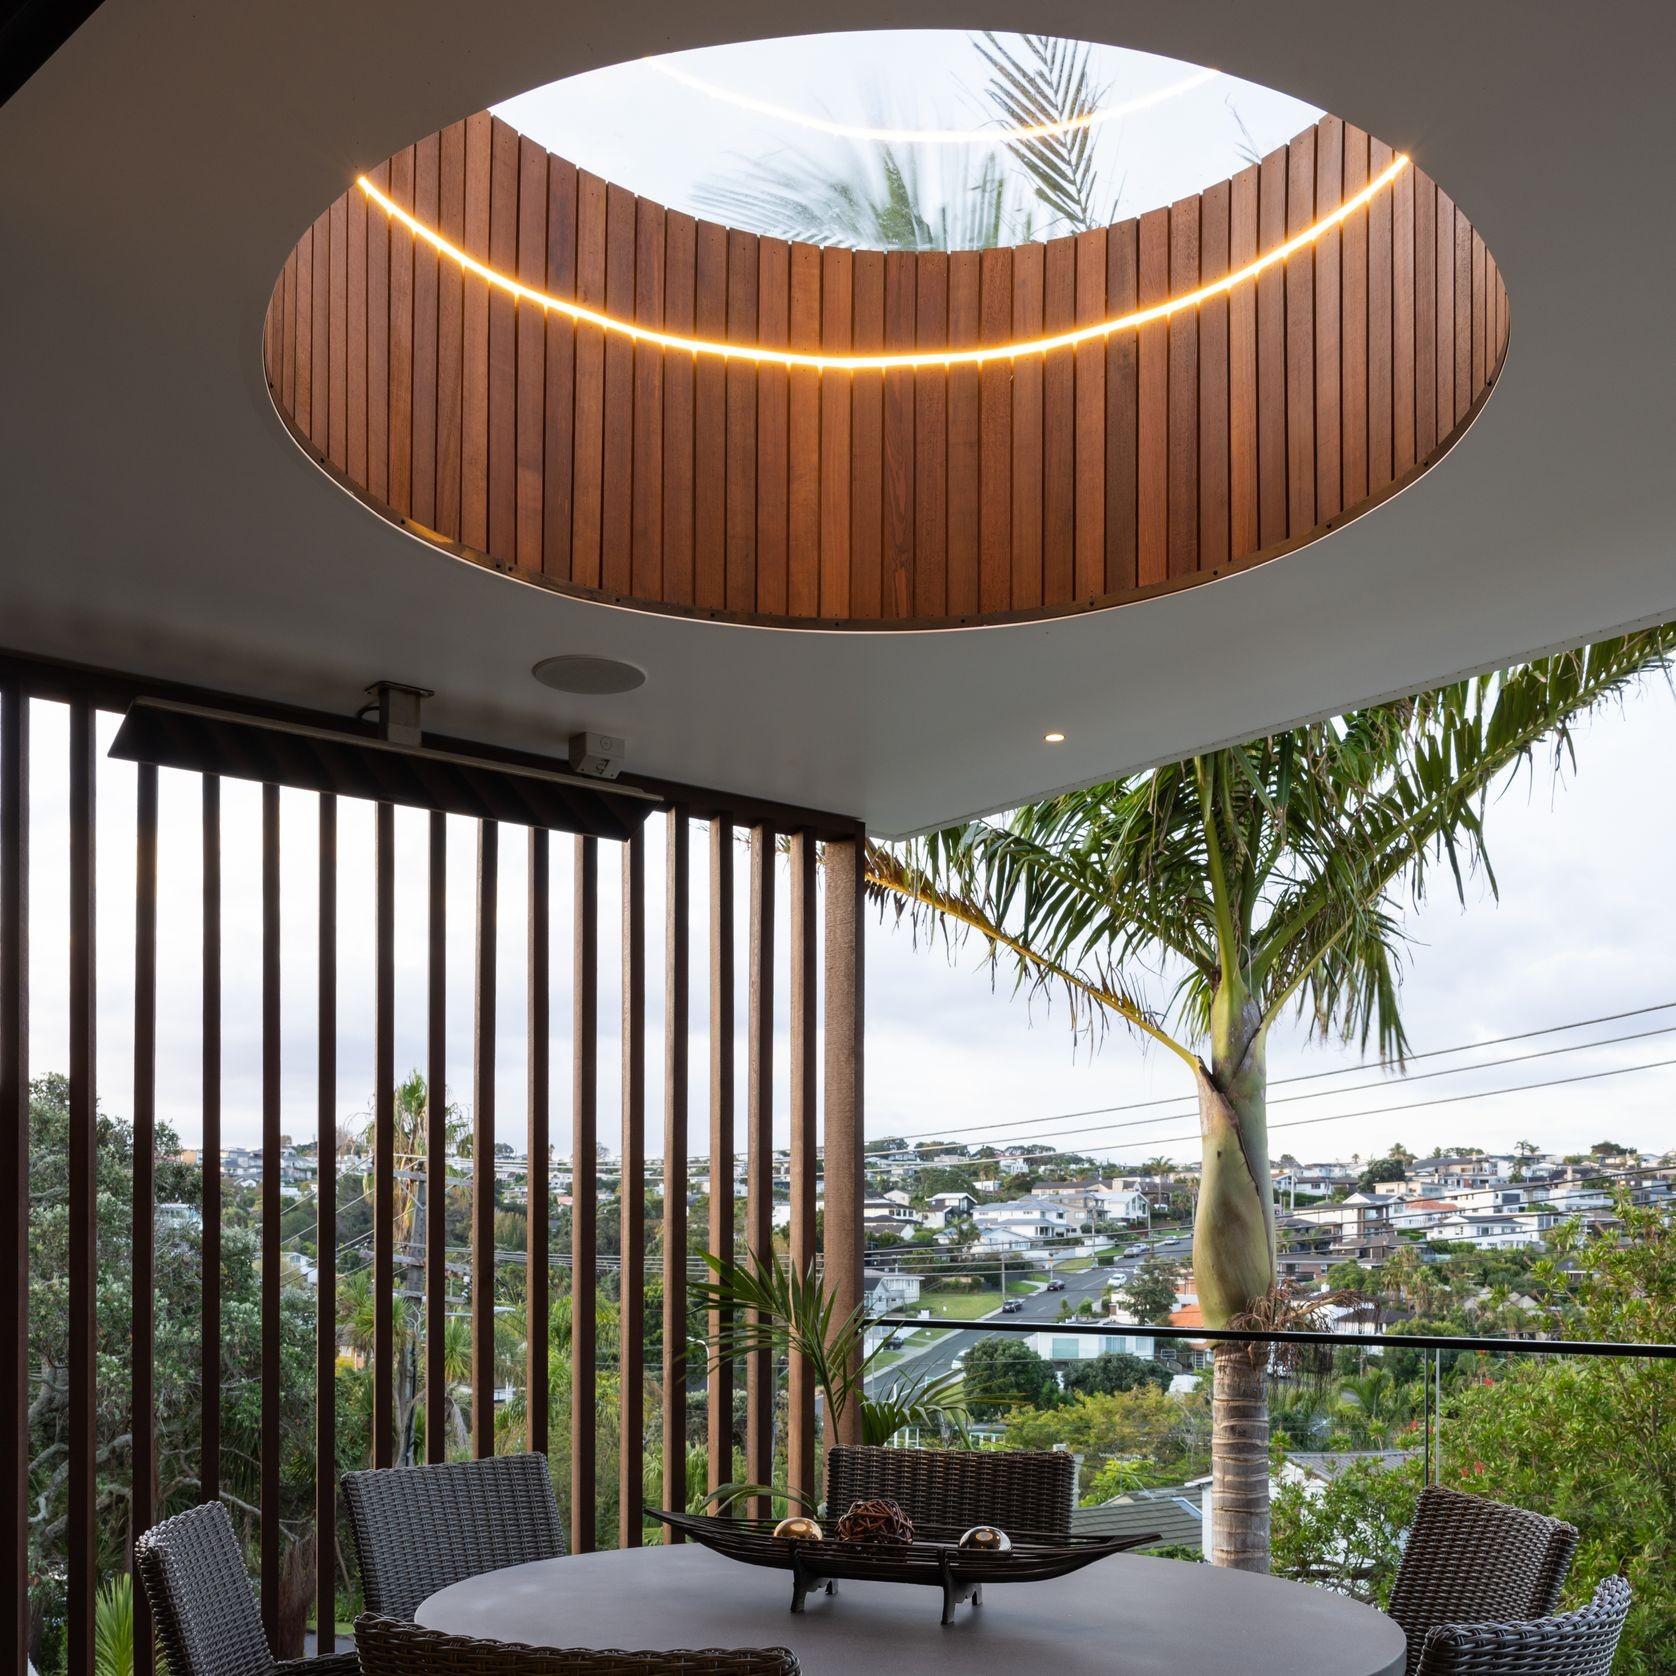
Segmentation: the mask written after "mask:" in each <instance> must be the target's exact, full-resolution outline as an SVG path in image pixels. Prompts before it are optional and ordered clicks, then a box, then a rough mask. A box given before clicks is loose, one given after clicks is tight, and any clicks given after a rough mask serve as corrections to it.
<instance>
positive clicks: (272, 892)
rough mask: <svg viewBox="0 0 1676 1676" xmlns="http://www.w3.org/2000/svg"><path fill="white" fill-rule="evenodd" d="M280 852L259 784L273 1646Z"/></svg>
mask: <svg viewBox="0 0 1676 1676" xmlns="http://www.w3.org/2000/svg"><path fill="white" fill-rule="evenodd" d="M279 889H280V854H279V787H278V786H276V785H272V784H268V785H264V786H263V787H262V1292H261V1299H262V1374H261V1385H262V1445H261V1462H262V1464H261V1473H260V1480H259V1481H260V1484H261V1495H260V1498H259V1501H258V1505H259V1506H260V1508H261V1538H260V1548H261V1591H262V1622H263V1625H264V1627H265V1628H266V1629H267V1632H268V1645H269V1646H271V1647H277V1646H278V1645H279V1631H280V1622H279V1578H280V1565H279V1562H280V1529H279V1497H280V1484H281V1478H280V1464H281V1463H280V1458H279V1446H280V1435H281V1422H282V1418H283V1416H282V1413H281V1409H282V1405H283V1402H284V1396H285V1393H284V1392H282V1391H281V1390H280V1388H279V1372H280V1347H281V1343H282V1340H281V1337H280V1320H279V1306H280V1272H279V1266H280V1250H281V1245H280V1226H279V1223H280V1216H281V1214H282V1212H283V1208H284V1206H283V1202H282V1200H281V1199H280V1193H279V1185H280V1183H279V1147H280V1141H279V1137H280V1125H281V1121H282V1111H281V1106H280V1093H281V1090H280V1052H281V1041H282V1038H281V1035H280V1025H281V1018H280V995H281V990H280V917H279Z"/></svg>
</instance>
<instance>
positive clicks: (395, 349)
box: [315, 146, 414, 517]
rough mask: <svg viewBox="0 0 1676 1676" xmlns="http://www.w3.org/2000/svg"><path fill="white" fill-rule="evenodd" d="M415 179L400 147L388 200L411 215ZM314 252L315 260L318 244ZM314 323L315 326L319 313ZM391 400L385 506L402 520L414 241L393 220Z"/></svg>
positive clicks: (408, 504)
mask: <svg viewBox="0 0 1676 1676" xmlns="http://www.w3.org/2000/svg"><path fill="white" fill-rule="evenodd" d="M413 173H414V159H413V147H412V146H404V147H403V148H402V149H401V150H400V151H398V152H397V153H396V154H395V156H394V157H392V158H391V159H390V196H391V197H392V198H393V199H394V200H395V201H396V202H397V203H398V204H399V205H401V207H402V208H403V209H404V210H407V211H408V212H409V214H411V213H412V211H413ZM315 249H316V255H317V257H318V252H319V241H318V240H316V245H315ZM315 318H316V321H318V319H319V315H318V312H317V313H316V316H315ZM316 347H317V348H318V334H316ZM316 365H317V367H318V362H317V363H316ZM389 398H390V417H389V433H388V438H387V440H388V444H389V449H390V487H389V491H388V493H389V503H390V507H391V510H392V511H394V512H397V513H399V514H401V515H402V516H404V517H405V516H406V515H407V514H409V513H411V512H412V510H413V235H412V234H411V233H410V232H408V230H407V229H406V228H405V227H404V226H402V224H401V223H400V222H399V221H394V220H392V221H391V223H390V384H389Z"/></svg>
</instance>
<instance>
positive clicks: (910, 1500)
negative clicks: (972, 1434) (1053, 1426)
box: [826, 1444, 1076, 1536]
mask: <svg viewBox="0 0 1676 1676" xmlns="http://www.w3.org/2000/svg"><path fill="white" fill-rule="evenodd" d="M1075 1477H1076V1466H1075V1463H1074V1462H1073V1461H1072V1459H1071V1457H1070V1456H1069V1455H1068V1454H1064V1453H1061V1452H1059V1451H1057V1450H1055V1451H1046V1450H1004V1449H875V1448H872V1447H870V1446H867V1445H863V1444H842V1445H839V1446H837V1447H835V1448H832V1449H829V1450H828V1451H827V1454H826V1511H827V1517H828V1518H829V1519H837V1518H840V1517H842V1515H843V1514H844V1512H845V1510H846V1509H847V1508H848V1507H849V1505H850V1503H851V1502H855V1501H868V1500H871V1499H872V1498H873V1497H875V1496H889V1497H890V1499H891V1500H892V1501H894V1502H895V1503H897V1505H898V1506H900V1507H901V1509H902V1511H903V1512H904V1513H906V1514H907V1515H908V1517H909V1518H910V1519H912V1520H913V1521H914V1522H915V1523H916V1524H921V1525H942V1526H952V1527H954V1528H955V1529H958V1530H964V1529H966V1528H967V1527H968V1526H971V1525H997V1526H999V1527H1000V1528H1001V1529H1002V1530H1004V1531H1006V1532H1007V1533H1008V1534H1009V1535H1015V1536H1016V1535H1019V1534H1022V1533H1024V1532H1027V1531H1029V1532H1037V1533H1040V1534H1042V1535H1048V1536H1065V1535H1067V1534H1068V1533H1069V1532H1070V1529H1071V1502H1072V1497H1073V1493H1074V1487H1075Z"/></svg>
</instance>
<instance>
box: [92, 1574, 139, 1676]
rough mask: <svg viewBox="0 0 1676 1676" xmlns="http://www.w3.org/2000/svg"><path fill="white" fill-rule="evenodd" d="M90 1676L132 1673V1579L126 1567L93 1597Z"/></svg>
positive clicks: (128, 1675)
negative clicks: (91, 1668)
mask: <svg viewBox="0 0 1676 1676" xmlns="http://www.w3.org/2000/svg"><path fill="white" fill-rule="evenodd" d="M93 1676H134V1579H133V1576H132V1574H131V1573H129V1572H126V1571H119V1572H118V1573H117V1574H116V1576H114V1577H113V1578H111V1580H110V1581H109V1582H108V1583H106V1584H104V1585H103V1586H102V1587H101V1588H100V1590H99V1593H98V1594H97V1596H95V1598H94V1601H93Z"/></svg>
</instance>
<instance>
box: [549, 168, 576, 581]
mask: <svg viewBox="0 0 1676 1676" xmlns="http://www.w3.org/2000/svg"><path fill="white" fill-rule="evenodd" d="M576 194H577V174H576V167H575V165H574V164H571V163H566V162H564V161H563V160H562V159H560V158H557V157H552V158H549V159H548V166H547V289H548V290H549V291H550V292H552V294H553V295H554V296H556V297H574V296H575V295H576V236H577V235H576ZM545 331H546V339H547V342H546V376H545V382H544V398H543V402H542V409H543V413H544V415H545V418H544V422H543V437H542V450H543V458H542V469H541V568H542V571H543V572H544V574H546V575H548V576H551V577H553V578H554V579H555V580H556V581H568V580H569V579H570V574H571V535H572V521H573V519H574V516H575V493H574V487H575V467H576V458H575V441H576V436H575V418H576V335H577V334H576V327H575V326H574V325H573V324H572V323H571V322H570V321H569V320H567V319H566V318H565V317H564V316H563V315H562V314H558V313H556V312H555V313H550V314H548V316H547V319H546V327H545Z"/></svg>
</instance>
